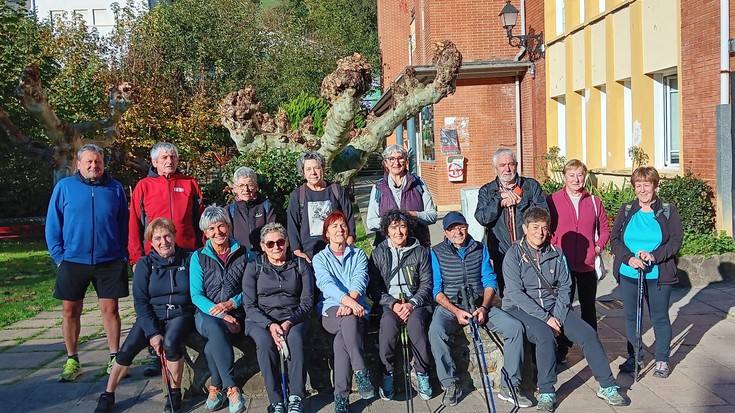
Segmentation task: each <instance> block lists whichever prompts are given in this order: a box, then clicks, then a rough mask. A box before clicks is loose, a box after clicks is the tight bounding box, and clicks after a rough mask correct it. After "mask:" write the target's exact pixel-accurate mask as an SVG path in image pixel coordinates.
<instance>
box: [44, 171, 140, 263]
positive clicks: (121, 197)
mask: <svg viewBox="0 0 735 413" xmlns="http://www.w3.org/2000/svg"><path fill="white" fill-rule="evenodd" d="M46 244H47V245H48V250H49V254H51V259H53V260H54V262H55V263H56V265H58V264H61V262H62V261H67V262H73V263H77V264H90V265H94V264H98V263H102V262H107V261H112V260H119V259H124V260H127V257H128V250H127V244H128V200H127V198H126V197H125V190H124V189H123V187H122V185H120V183H119V182H117V181H116V180H114V179H112V178H111V177H110V175H108V174H107V172H105V173H104V174H103V175H102V177H101V178H100V179H98V180H96V181H90V180H89V179H85V178H83V177H82V176H81V175H80V174H79V173H78V172H77V173H76V174H75V175H73V176H70V177H67V178H64V179H62V180H60V181H59V182H58V183H57V184H56V187H54V192H53V194H52V195H51V201H49V205H48V212H47V214H46Z"/></svg>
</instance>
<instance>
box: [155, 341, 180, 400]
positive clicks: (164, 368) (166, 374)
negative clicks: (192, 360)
mask: <svg viewBox="0 0 735 413" xmlns="http://www.w3.org/2000/svg"><path fill="white" fill-rule="evenodd" d="M158 357H159V358H160V359H161V373H163V382H164V383H166V392H167V393H168V404H169V407H171V411H172V412H175V411H176V409H175V408H174V399H173V395H172V394H171V386H172V385H173V381H174V380H173V378H172V377H171V371H170V370H169V369H168V364H167V363H166V352H165V351H164V350H163V346H161V355H160V356H158Z"/></svg>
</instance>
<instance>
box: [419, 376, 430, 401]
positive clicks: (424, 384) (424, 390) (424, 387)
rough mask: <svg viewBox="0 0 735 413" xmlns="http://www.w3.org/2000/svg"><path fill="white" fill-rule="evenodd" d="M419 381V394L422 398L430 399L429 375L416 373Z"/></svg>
mask: <svg viewBox="0 0 735 413" xmlns="http://www.w3.org/2000/svg"><path fill="white" fill-rule="evenodd" d="M416 378H417V379H418V382H419V396H420V397H421V398H422V399H424V400H430V399H431V383H429V375H428V374H426V373H418V372H417V373H416Z"/></svg>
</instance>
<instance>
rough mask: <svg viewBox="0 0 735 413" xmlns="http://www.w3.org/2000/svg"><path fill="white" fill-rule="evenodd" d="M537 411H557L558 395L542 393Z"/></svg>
mask: <svg viewBox="0 0 735 413" xmlns="http://www.w3.org/2000/svg"><path fill="white" fill-rule="evenodd" d="M536 410H541V411H542V412H553V411H554V410H556V393H541V394H539V395H538V404H537V405H536Z"/></svg>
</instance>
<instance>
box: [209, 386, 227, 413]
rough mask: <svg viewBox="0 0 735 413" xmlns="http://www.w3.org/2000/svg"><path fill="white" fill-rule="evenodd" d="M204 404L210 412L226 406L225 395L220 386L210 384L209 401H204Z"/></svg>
mask: <svg viewBox="0 0 735 413" xmlns="http://www.w3.org/2000/svg"><path fill="white" fill-rule="evenodd" d="M204 406H205V407H206V408H207V410H209V411H210V412H213V411H215V410H219V409H221V408H223V407H225V396H224V395H223V394H222V392H221V391H220V389H219V388H217V387H215V386H209V395H208V396H207V401H206V402H205V403H204Z"/></svg>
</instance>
